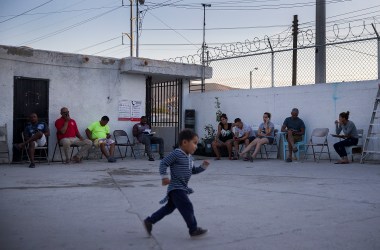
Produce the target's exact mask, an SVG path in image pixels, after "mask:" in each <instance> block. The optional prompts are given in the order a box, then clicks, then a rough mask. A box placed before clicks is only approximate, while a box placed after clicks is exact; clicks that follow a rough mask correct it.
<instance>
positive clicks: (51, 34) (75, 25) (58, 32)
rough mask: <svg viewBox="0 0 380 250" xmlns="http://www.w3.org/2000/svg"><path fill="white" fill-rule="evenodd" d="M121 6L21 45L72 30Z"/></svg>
mask: <svg viewBox="0 0 380 250" xmlns="http://www.w3.org/2000/svg"><path fill="white" fill-rule="evenodd" d="M119 8H121V7H120V6H119V7H116V8H114V9H111V10H109V11H106V12H104V13H101V14H99V15H96V16H94V17H91V18H88V19H86V20H84V21H81V22H79V23H76V24H73V25H70V26H68V27H65V28H63V29H60V30H57V31H54V32H51V33H49V34H46V35H43V36H40V37H37V38H34V39H32V40H29V41H27V42H24V43H22V44H20V45H19V46H22V45H27V44H31V43H35V42H38V41H41V40H44V39H46V38H49V37H52V36H55V35H58V34H61V33H63V32H65V31H68V30H70V29H73V28H76V27H78V26H80V25H82V24H85V23H88V22H90V21H93V20H95V19H97V18H99V17H102V16H104V15H106V14H109V13H111V12H113V11H115V10H117V9H119Z"/></svg>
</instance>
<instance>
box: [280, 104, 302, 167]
mask: <svg viewBox="0 0 380 250" xmlns="http://www.w3.org/2000/svg"><path fill="white" fill-rule="evenodd" d="M298 113H299V112H298V109H297V108H293V109H292V112H291V113H290V114H291V116H290V117H287V118H286V119H285V121H284V124H283V125H282V127H281V132H285V133H286V135H285V136H286V139H287V141H288V153H289V156H288V158H287V159H286V162H292V152H294V153H296V152H297V151H298V149H297V147H296V146H295V145H294V143H296V142H299V141H302V136H303V135H304V134H305V124H304V122H303V121H302V120H301V119H300V118H299V117H298Z"/></svg>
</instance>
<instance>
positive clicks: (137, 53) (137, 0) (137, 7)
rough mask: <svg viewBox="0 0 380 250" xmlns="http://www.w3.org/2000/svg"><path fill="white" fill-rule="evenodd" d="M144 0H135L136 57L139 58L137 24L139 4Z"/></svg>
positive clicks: (138, 20)
mask: <svg viewBox="0 0 380 250" xmlns="http://www.w3.org/2000/svg"><path fill="white" fill-rule="evenodd" d="M144 3H145V0H136V57H139V22H140V12H139V4H142V5H143V4H144Z"/></svg>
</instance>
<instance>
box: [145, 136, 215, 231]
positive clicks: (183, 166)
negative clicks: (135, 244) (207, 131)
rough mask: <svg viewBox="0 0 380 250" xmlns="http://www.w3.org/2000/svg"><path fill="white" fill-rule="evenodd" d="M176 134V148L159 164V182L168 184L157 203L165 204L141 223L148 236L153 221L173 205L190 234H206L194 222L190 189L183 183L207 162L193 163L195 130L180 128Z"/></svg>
mask: <svg viewBox="0 0 380 250" xmlns="http://www.w3.org/2000/svg"><path fill="white" fill-rule="evenodd" d="M178 137H179V138H178V141H179V148H177V149H175V150H174V151H173V152H171V153H170V154H169V155H168V156H166V157H165V158H164V159H163V160H161V163H160V175H161V177H162V185H163V186H165V185H169V186H168V190H167V196H166V197H165V199H164V200H162V201H161V202H160V203H161V204H163V203H165V202H166V204H165V206H163V207H161V208H160V209H159V210H157V211H156V212H155V213H153V214H152V215H151V216H150V217H148V218H146V219H145V220H144V226H145V229H146V231H147V232H148V234H149V235H151V232H152V227H153V224H155V223H156V222H158V221H160V220H161V219H162V218H164V217H165V216H166V215H169V214H171V213H172V212H173V211H174V210H175V209H176V208H177V209H178V211H179V212H180V213H181V215H182V217H183V219H184V220H185V222H186V224H187V227H188V229H189V234H190V236H191V237H194V236H201V235H204V234H205V233H207V229H203V228H201V227H198V225H197V220H196V219H195V216H194V209H193V204H192V203H191V201H190V200H189V197H188V195H189V194H191V193H193V192H194V191H193V190H192V189H191V188H189V187H188V186H187V183H188V182H189V180H190V177H191V174H198V173H200V172H203V171H204V170H205V169H206V168H207V167H208V165H209V162H208V161H203V163H202V165H201V166H199V167H195V166H194V162H193V159H192V156H191V154H193V153H194V152H195V150H196V149H197V145H198V135H197V134H196V133H195V132H193V131H192V130H190V129H184V130H182V131H181V132H180V133H179V136H178ZM168 167H170V179H169V178H168V177H169V176H168V174H167V168H168Z"/></svg>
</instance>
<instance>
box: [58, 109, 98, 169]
mask: <svg viewBox="0 0 380 250" xmlns="http://www.w3.org/2000/svg"><path fill="white" fill-rule="evenodd" d="M55 127H56V128H57V140H58V143H59V144H60V145H62V147H63V152H64V153H65V156H66V160H65V163H70V157H69V149H70V146H71V145H76V146H79V147H80V150H79V152H78V153H77V154H76V155H74V156H73V161H75V162H80V161H81V160H82V158H83V157H84V156H85V155H86V156H87V154H88V150H89V149H90V148H91V146H92V142H91V141H90V140H88V139H85V138H83V137H82V135H81V134H80V133H79V130H78V127H77V123H76V122H75V120H74V119H72V118H71V117H70V113H69V110H68V109H67V108H66V107H63V108H61V118H59V119H57V120H56V121H55Z"/></svg>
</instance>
